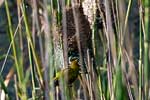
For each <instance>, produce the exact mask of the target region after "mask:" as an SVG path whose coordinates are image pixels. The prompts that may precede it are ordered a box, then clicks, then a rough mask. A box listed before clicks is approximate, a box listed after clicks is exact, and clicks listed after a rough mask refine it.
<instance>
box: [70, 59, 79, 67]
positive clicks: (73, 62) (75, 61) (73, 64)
mask: <svg viewBox="0 0 150 100" xmlns="http://www.w3.org/2000/svg"><path fill="white" fill-rule="evenodd" d="M70 62H71V64H70V67H71V68H74V69H77V70H80V65H79V59H78V58H72V59H71V60H70Z"/></svg>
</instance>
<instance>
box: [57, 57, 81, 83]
mask: <svg viewBox="0 0 150 100" xmlns="http://www.w3.org/2000/svg"><path fill="white" fill-rule="evenodd" d="M79 71H80V66H79V64H78V59H73V60H72V61H71V64H70V66H69V67H68V68H65V69H63V70H61V71H59V72H57V73H56V76H55V77H54V85H55V86H58V85H59V80H60V78H62V79H64V81H65V83H66V84H67V85H71V84H72V83H73V82H74V81H75V80H76V79H77V77H78V75H79Z"/></svg>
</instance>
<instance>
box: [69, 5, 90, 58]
mask: <svg viewBox="0 0 150 100" xmlns="http://www.w3.org/2000/svg"><path fill="white" fill-rule="evenodd" d="M75 10H76V14H77V15H78V16H77V17H78V18H77V19H78V21H79V22H78V23H79V34H80V44H81V50H82V53H83V56H85V55H86V52H87V49H88V48H91V47H90V46H91V29H90V24H89V22H88V20H87V19H86V16H85V15H84V13H83V8H82V6H79V5H78V6H75ZM66 20H67V40H68V54H69V56H74V55H75V56H76V55H78V54H79V52H78V45H77V39H76V28H75V21H74V15H73V8H72V7H69V8H66Z"/></svg>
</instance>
